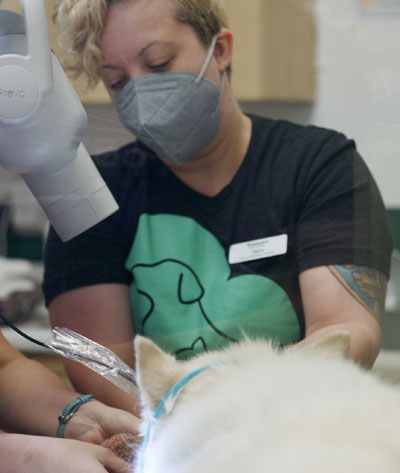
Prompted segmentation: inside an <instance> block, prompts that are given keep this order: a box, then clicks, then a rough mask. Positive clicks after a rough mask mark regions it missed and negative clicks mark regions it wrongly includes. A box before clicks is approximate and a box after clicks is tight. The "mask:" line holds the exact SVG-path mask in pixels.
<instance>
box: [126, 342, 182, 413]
mask: <svg viewBox="0 0 400 473" xmlns="http://www.w3.org/2000/svg"><path fill="white" fill-rule="evenodd" d="M134 344H135V353H136V379H137V382H138V387H139V392H140V397H141V400H142V403H143V404H144V405H145V406H146V407H147V408H148V409H150V410H151V411H152V412H153V411H154V410H155V409H156V407H157V406H158V404H159V402H160V401H161V399H162V398H163V397H164V395H165V394H166V393H167V392H168V391H169V389H170V388H172V386H173V385H174V384H175V383H177V382H178V381H179V380H180V379H181V378H182V377H183V376H184V375H185V374H186V371H185V368H184V365H183V364H182V363H181V362H178V361H177V360H176V359H175V357H174V356H172V355H170V354H168V353H165V352H164V351H163V350H161V348H159V347H158V346H157V345H156V344H155V343H154V342H152V341H151V340H150V339H148V338H145V337H141V336H139V335H137V336H136V337H135V342H134Z"/></svg>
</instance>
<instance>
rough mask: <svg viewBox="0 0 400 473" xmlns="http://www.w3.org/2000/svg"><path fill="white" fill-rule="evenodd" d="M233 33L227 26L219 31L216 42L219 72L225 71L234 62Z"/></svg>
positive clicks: (215, 52)
mask: <svg viewBox="0 0 400 473" xmlns="http://www.w3.org/2000/svg"><path fill="white" fill-rule="evenodd" d="M232 46H233V35H232V33H231V31H230V30H228V29H227V28H222V29H221V31H220V32H219V33H218V37H217V42H216V44H215V50H214V57H215V60H216V61H217V65H218V70H219V72H223V71H225V70H226V69H227V68H228V67H229V66H230V65H231V63H232Z"/></svg>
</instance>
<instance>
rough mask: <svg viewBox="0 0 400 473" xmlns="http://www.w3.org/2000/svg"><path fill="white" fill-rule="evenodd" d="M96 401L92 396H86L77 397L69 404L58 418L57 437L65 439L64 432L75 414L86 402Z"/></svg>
mask: <svg viewBox="0 0 400 473" xmlns="http://www.w3.org/2000/svg"><path fill="white" fill-rule="evenodd" d="M95 400H96V399H95V398H94V397H93V396H92V395H91V394H85V395H82V396H79V397H77V398H76V399H74V400H73V401H71V402H70V403H69V404H67V405H66V406H65V407H64V409H63V411H62V413H61V414H60V415H59V416H58V427H57V437H58V438H64V431H65V428H66V427H67V423H68V421H69V420H70V419H71V417H72V416H73V415H74V414H75V412H76V411H77V410H78V409H79V408H80V407H81V405H82V404H85V403H86V402H90V401H95Z"/></svg>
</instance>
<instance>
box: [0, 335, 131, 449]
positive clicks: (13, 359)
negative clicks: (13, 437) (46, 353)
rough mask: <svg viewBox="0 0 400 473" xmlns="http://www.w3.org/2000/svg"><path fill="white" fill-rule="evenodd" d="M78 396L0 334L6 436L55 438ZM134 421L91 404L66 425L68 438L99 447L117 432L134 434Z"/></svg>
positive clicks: (0, 415) (1, 416)
mask: <svg viewBox="0 0 400 473" xmlns="http://www.w3.org/2000/svg"><path fill="white" fill-rule="evenodd" d="M78 395H79V394H78V393H77V392H75V391H73V390H72V389H71V388H70V387H69V386H67V385H66V384H65V383H64V382H63V381H62V380H61V379H60V378H59V377H58V376H56V375H55V374H54V373H52V372H51V371H50V370H48V369H47V368H45V367H44V366H43V365H41V364H40V363H37V362H35V361H32V360H29V359H27V358H25V357H24V356H23V355H22V354H21V353H20V352H19V351H18V350H16V349H15V348H14V347H13V346H12V345H10V343H9V342H8V341H7V340H6V339H5V338H4V336H3V335H2V333H1V331H0V427H2V428H3V429H5V430H7V431H9V432H20V433H27V434H35V435H45V436H55V434H56V429H57V426H58V416H59V415H60V413H61V411H62V410H63V408H64V407H65V406H66V405H67V404H68V403H69V402H71V401H72V400H74V399H75V398H76V397H77V396H78ZM136 428H137V419H136V418H135V417H134V416H132V415H130V414H128V413H127V412H124V411H120V410H117V409H112V408H110V407H107V406H105V405H104V404H102V403H100V402H98V401H93V402H89V403H87V404H84V405H83V406H81V407H80V408H79V410H78V411H77V413H76V414H75V415H74V416H73V417H72V419H71V420H70V421H69V422H68V424H67V428H66V430H65V436H66V437H68V438H73V439H79V440H85V441H87V442H93V443H101V442H103V441H104V440H105V439H106V438H108V437H111V436H112V435H114V434H117V433H120V432H131V433H135V432H136Z"/></svg>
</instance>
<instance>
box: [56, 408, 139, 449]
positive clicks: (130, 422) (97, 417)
mask: <svg viewBox="0 0 400 473" xmlns="http://www.w3.org/2000/svg"><path fill="white" fill-rule="evenodd" d="M138 426H139V419H138V418H137V417H135V416H134V415H133V414H130V413H129V412H126V411H123V410H121V409H115V408H113V407H108V406H106V405H105V404H102V403H101V402H99V401H91V402H88V403H86V404H84V405H83V406H81V407H80V408H79V409H78V411H77V412H76V414H75V415H74V416H73V417H72V419H71V420H70V421H69V422H68V424H67V427H66V429H65V438H69V439H75V440H82V441H84V442H90V443H95V444H98V445H100V444H101V443H103V442H104V440H106V439H108V438H110V437H112V436H113V435H115V434H121V433H131V434H133V435H137V429H138Z"/></svg>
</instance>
